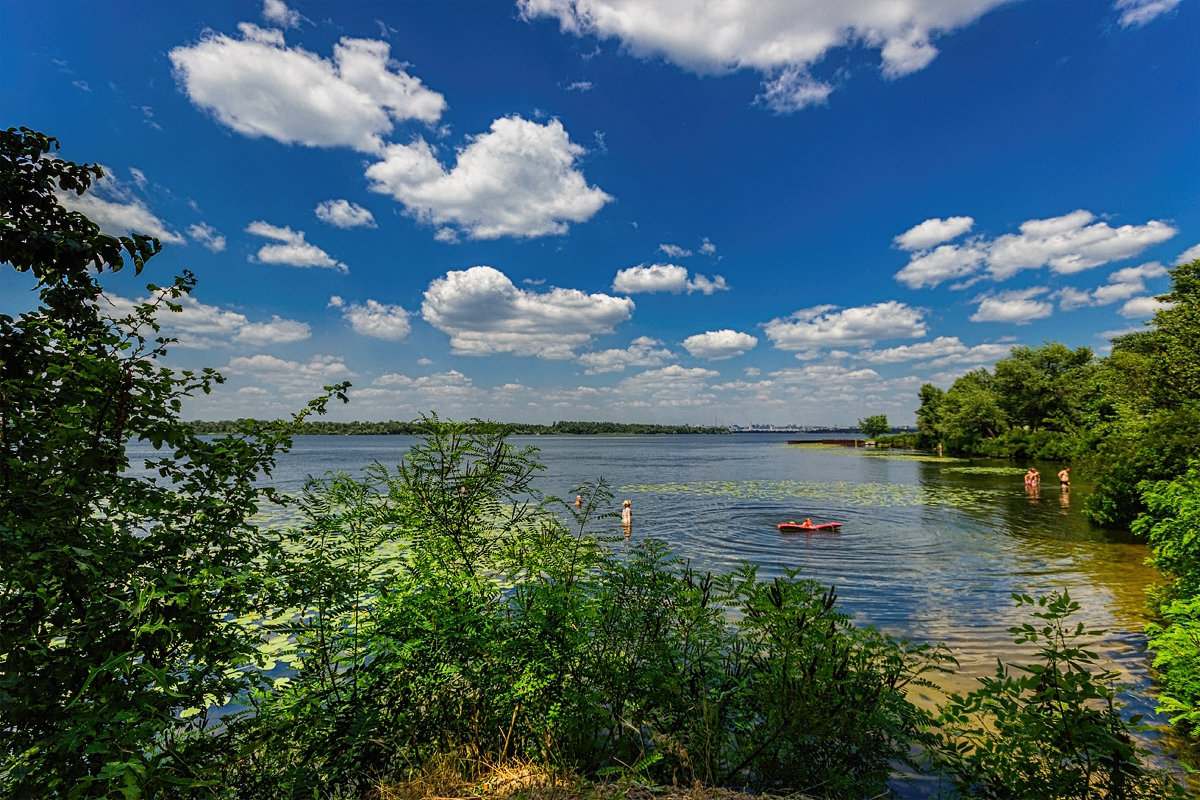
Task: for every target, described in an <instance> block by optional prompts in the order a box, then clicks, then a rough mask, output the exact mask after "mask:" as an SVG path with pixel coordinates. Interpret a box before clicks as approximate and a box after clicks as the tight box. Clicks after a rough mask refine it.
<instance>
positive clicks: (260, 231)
mask: <svg viewBox="0 0 1200 800" xmlns="http://www.w3.org/2000/svg"><path fill="white" fill-rule="evenodd" d="M246 233H252V234H254V235H255V236H262V237H263V238H266V239H274V240H276V241H277V242H280V244H264V245H263V246H262V247H261V248H259V250H258V254H257V255H256V256H252V257H251V260H257V261H259V262H261V263H263V264H282V265H284V266H288V267H324V268H325V269H332V270H336V271H338V272H343V273H344V272H349V271H350V270H349V268H348V267H347V266H346V265H345V264H343V263H342V262H340V261H338V260H337V259H335V258H333V257H332V256H330V255H329V254H328V253H326V252H325V251H324V250H322V249H321V248H319V247H317V246H316V245H315V244H312V243H311V242H307V241H305V240H304V231H293V230H292V229H291V228H287V227H283V228H280V227H279V226H277V225H272V224H270V223H268V222H263V221H261V220H258V221H256V222H251V223H250V224H249V225H247V226H246Z"/></svg>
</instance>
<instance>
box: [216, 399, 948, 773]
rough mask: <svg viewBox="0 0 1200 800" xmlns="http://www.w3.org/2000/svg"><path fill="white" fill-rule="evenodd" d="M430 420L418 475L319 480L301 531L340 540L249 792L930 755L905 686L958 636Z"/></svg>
mask: <svg viewBox="0 0 1200 800" xmlns="http://www.w3.org/2000/svg"><path fill="white" fill-rule="evenodd" d="M424 424H425V425H426V428H427V432H426V435H425V437H424V438H423V439H422V440H421V441H420V442H418V443H417V445H415V447H414V449H413V451H412V452H411V453H410V455H409V456H408V458H406V460H405V461H404V463H402V464H401V465H400V466H399V467H398V468H397V469H396V470H394V471H392V470H386V469H383V468H377V469H376V470H374V471H373V472H372V474H371V476H369V478H368V479H367V480H365V481H364V482H362V483H359V484H356V483H355V482H354V481H350V480H349V479H347V478H345V476H332V477H330V478H328V479H326V481H324V482H322V483H320V484H315V485H314V486H312V487H310V490H309V493H308V496H307V497H306V499H305V501H304V502H303V504H302V507H303V509H304V510H305V513H306V514H307V515H308V517H309V522H308V523H307V524H306V525H305V526H304V527H303V528H301V529H300V530H298V531H296V532H294V534H293V535H294V536H295V537H296V541H297V542H301V541H303V542H310V543H311V542H313V541H314V540H315V541H319V542H321V549H322V550H323V551H325V552H327V553H329V554H331V555H319V556H315V557H313V558H311V559H306V561H308V562H309V563H300V564H299V565H298V566H297V568H296V570H295V571H293V572H290V573H289V574H288V580H289V582H291V583H292V584H293V586H294V588H295V589H296V594H295V597H296V598H297V599H298V600H299V601H300V605H299V610H298V611H297V612H296V613H295V615H294V619H293V620H292V621H290V622H288V623H287V624H286V625H285V626H284V627H283V628H282V629H280V630H283V631H285V632H287V633H288V634H289V636H292V637H294V640H295V647H296V655H297V656H298V660H296V661H295V662H293V667H294V670H295V671H294V674H292V675H291V676H290V678H289V680H288V682H287V683H286V685H283V686H281V687H278V688H273V689H271V690H268V691H265V692H264V693H262V694H261V695H260V696H259V697H258V698H257V699H256V706H255V713H254V714H252V715H251V714H247V715H244V716H243V717H242V718H241V719H239V720H237V721H236V722H234V723H233V724H232V725H231V726H230V728H229V733H230V735H229V743H230V746H231V747H233V749H234V750H235V752H237V753H238V757H237V763H236V764H235V766H234V767H233V769H232V771H231V773H230V776H229V781H230V783H231V784H232V785H233V786H235V787H237V790H238V791H239V793H240V794H241V795H242V796H245V797H276V796H290V795H292V794H295V793H297V792H298V791H300V790H301V788H303V789H305V790H307V791H311V790H312V788H317V789H318V790H319V791H321V792H328V793H338V792H353V791H361V790H364V789H365V785H364V784H363V781H366V780H369V779H373V778H378V777H380V776H394V777H403V776H404V775H405V774H407V772H408V771H411V770H415V769H418V768H419V767H420V766H421V765H422V764H424V763H426V762H427V761H428V760H429V759H430V758H433V757H436V756H438V755H439V754H444V753H447V752H465V753H471V754H474V756H473V757H479V758H485V759H489V760H492V761H495V762H502V761H503V760H505V759H508V758H517V759H518V760H530V761H533V762H536V763H541V764H548V765H559V766H564V767H567V768H570V769H578V770H581V771H583V772H584V773H585V774H589V775H603V774H609V773H611V772H613V771H614V770H616V771H619V772H620V773H622V774H625V775H626V776H627V777H628V776H633V777H634V778H636V779H637V780H645V781H654V782H671V781H672V780H681V781H683V782H685V783H690V782H691V781H693V780H696V779H699V780H702V781H706V782H710V783H714V784H729V785H746V786H753V787H756V788H758V789H806V788H807V789H812V790H819V791H822V792H831V793H833V794H844V793H864V792H867V793H871V792H878V791H882V790H883V788H884V787H885V785H886V780H887V778H888V777H889V776H890V774H891V772H892V766H893V764H894V763H899V762H907V761H910V760H911V748H912V745H913V743H914V742H915V741H916V739H917V738H918V735H919V732H920V729H921V727H922V725H923V724H924V723H925V721H926V718H925V716H924V715H923V713H922V712H920V711H918V710H917V709H916V708H915V707H913V706H912V705H911V704H910V703H909V702H908V701H907V700H906V699H905V698H904V696H903V691H904V688H905V687H906V686H907V685H911V684H914V683H921V682H923V681H924V680H925V678H924V677H923V676H924V674H925V673H926V672H928V671H929V670H932V669H937V668H940V667H941V665H942V664H943V663H944V662H945V661H946V656H945V654H944V653H943V652H942V651H940V650H936V649H931V648H929V647H925V646H918V645H911V644H905V643H898V642H894V641H892V640H891V639H888V638H887V637H885V636H883V635H882V634H879V633H878V632H875V631H873V630H870V629H865V630H864V629H859V628H856V627H854V626H853V625H852V624H851V622H850V620H849V618H848V617H847V616H846V615H845V614H843V613H841V612H839V611H837V609H836V598H835V595H834V593H833V591H832V590H829V589H825V588H824V587H821V586H818V585H817V584H816V583H814V582H812V581H807V580H803V579H801V578H800V577H799V576H798V575H797V574H796V573H794V572H793V573H789V574H788V575H786V576H784V577H782V578H779V579H777V580H775V581H773V582H764V581H761V580H759V579H758V578H757V576H756V573H755V570H754V569H753V568H752V567H749V566H744V567H743V568H741V569H739V570H737V571H735V572H734V573H732V574H729V575H725V576H713V575H710V574H702V573H698V572H696V571H695V570H693V569H691V568H690V567H689V566H688V565H687V564H686V563H683V562H681V561H680V560H679V559H677V558H676V557H674V556H672V555H671V554H670V553H668V552H667V550H666V548H665V547H664V546H663V545H662V544H661V543H658V542H655V541H653V540H648V541H645V542H640V543H638V544H634V545H630V544H628V543H627V542H626V541H625V539H624V537H618V538H616V539H615V541H611V540H610V539H609V537H607V536H605V535H602V534H600V533H597V532H596V530H597V526H600V527H599V529H600V530H603V527H604V526H607V525H611V524H612V523H611V518H612V517H613V514H612V513H609V512H608V511H606V509H608V508H609V507H610V506H611V504H612V498H613V496H612V494H611V493H610V492H608V491H607V489H606V488H605V487H604V486H603V484H599V485H595V486H585V487H581V490H580V494H582V495H583V497H584V502H583V503H582V505H581V507H580V508H578V509H577V508H575V506H574V505H573V504H563V503H561V502H560V501H556V500H553V499H545V500H540V501H537V502H535V500H537V498H536V496H535V495H534V493H532V491H531V490H530V486H529V479H530V477H531V476H532V475H533V474H534V472H535V471H536V468H537V465H536V461H535V459H534V453H533V451H531V450H522V449H516V448H512V447H510V446H508V445H507V444H505V443H504V441H503V435H502V434H503V433H504V432H505V431H504V429H503V428H502V427H500V426H495V427H494V428H492V429H488V428H485V427H481V426H480V425H479V424H478V423H475V424H473V425H471V426H469V427H467V426H463V425H461V424H456V423H447V422H442V421H440V420H438V419H436V417H431V418H428V419H426V420H425V421H424ZM326 497H330V498H336V499H330V500H326V499H322V498H326ZM556 508H557V509H560V511H559V514H562V515H564V516H559V514H555V513H551V512H552V511H553V510H554V509H556ZM362 520H370V524H369V525H361V524H360V521H362ZM372 527H374V529H375V530H377V531H379V533H378V534H377V538H364V536H365V535H366V531H367V530H368V529H370V528H372ZM314 537H315V539H314ZM330 537H332V538H330ZM388 543H394V544H398V545H401V546H402V547H401V549H403V550H404V551H405V552H406V555H405V556H404V558H403V559H401V560H400V561H396V560H395V558H394V553H395V552H396V550H389V549H388V547H387V545H388ZM389 553H391V555H389ZM330 559H333V560H330ZM331 741H336V742H337V743H338V746H337V747H336V748H330V747H329V746H328V743H329V742H331Z"/></svg>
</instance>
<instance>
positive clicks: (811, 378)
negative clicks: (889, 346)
mask: <svg viewBox="0 0 1200 800" xmlns="http://www.w3.org/2000/svg"><path fill="white" fill-rule="evenodd" d="M771 379H772V380H774V381H775V382H777V383H780V384H789V385H799V386H813V385H817V384H819V385H821V386H822V387H825V388H836V387H844V386H845V385H847V384H859V383H862V382H863V381H876V380H879V373H878V372H876V371H875V370H873V369H869V368H864V369H855V370H848V369H845V368H844V367H841V366H838V365H837V364H811V365H809V366H806V367H787V368H785V369H781V370H776V371H775V372H772V373H771Z"/></svg>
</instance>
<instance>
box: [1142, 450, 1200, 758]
mask: <svg viewBox="0 0 1200 800" xmlns="http://www.w3.org/2000/svg"><path fill="white" fill-rule="evenodd" d="M1138 487H1139V488H1140V489H1141V493H1142V499H1143V501H1144V502H1145V505H1146V512H1145V513H1143V514H1142V515H1141V516H1139V517H1138V518H1137V520H1136V521H1135V522H1134V524H1133V530H1134V532H1135V533H1138V534H1140V535H1142V536H1145V537H1146V538H1147V540H1148V541H1149V543H1150V549H1151V553H1152V555H1151V556H1150V563H1151V564H1153V565H1154V566H1156V567H1158V568H1159V569H1160V570H1162V571H1163V574H1165V575H1166V576H1167V578H1168V581H1169V582H1168V583H1167V585H1166V586H1164V587H1161V588H1160V589H1159V590H1158V591H1157V592H1156V593H1155V599H1156V600H1157V602H1158V607H1159V612H1160V613H1161V614H1162V616H1163V621H1162V622H1161V623H1158V624H1152V625H1150V626H1148V628H1147V630H1148V633H1149V634H1150V647H1151V648H1152V649H1153V650H1154V653H1155V655H1154V666H1155V668H1156V669H1158V671H1159V680H1160V682H1161V684H1162V693H1161V695H1160V698H1159V702H1160V709H1161V710H1162V711H1164V712H1166V713H1167V714H1168V715H1169V716H1170V718H1171V720H1172V722H1176V723H1182V724H1183V725H1184V726H1185V729H1186V730H1187V731H1188V732H1190V733H1191V734H1192V735H1193V736H1197V735H1198V734H1200V461H1194V462H1192V465H1191V467H1190V468H1189V469H1188V471H1187V472H1186V473H1184V474H1183V475H1180V476H1179V477H1178V478H1176V479H1174V480H1171V481H1143V482H1142V483H1140V484H1139V485H1138Z"/></svg>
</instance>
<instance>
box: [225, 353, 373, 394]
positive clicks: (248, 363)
mask: <svg viewBox="0 0 1200 800" xmlns="http://www.w3.org/2000/svg"><path fill="white" fill-rule="evenodd" d="M221 372H223V373H227V374H230V375H247V376H250V377H252V378H254V379H255V380H256V381H259V382H262V383H267V384H270V385H272V386H275V387H278V388H279V389H281V390H282V391H284V392H298V393H309V394H311V393H313V392H316V391H319V390H320V389H321V387H322V386H328V385H329V384H333V383H338V382H340V381H344V380H347V379H349V378H353V377H354V373H353V372H351V371H350V368H349V367H347V366H346V364H345V362H344V361H343V360H342V359H341V358H340V357H339V356H329V355H320V354H317V355H314V356H313V357H312V358H310V359H309V360H308V361H307V362H304V361H289V360H287V359H283V358H278V357H276V356H272V355H267V354H265V353H259V354H258V355H255V356H246V357H237V358H231V359H229V363H228V364H227V365H226V366H224V367H222V368H221Z"/></svg>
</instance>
